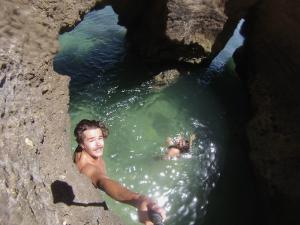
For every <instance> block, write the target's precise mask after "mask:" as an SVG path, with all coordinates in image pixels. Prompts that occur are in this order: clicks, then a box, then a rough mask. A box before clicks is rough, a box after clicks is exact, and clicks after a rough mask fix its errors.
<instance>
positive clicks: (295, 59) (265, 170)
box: [0, 0, 300, 225]
mask: <svg viewBox="0 0 300 225" xmlns="http://www.w3.org/2000/svg"><path fill="white" fill-rule="evenodd" d="M97 4H100V1H95V0H90V1H83V0H69V1H58V0H51V1H49V0H48V1H33V2H32V1H23V0H12V1H9V0H2V1H1V11H0V46H1V48H0V106H1V107H0V153H1V156H0V189H1V193H0V224H33V225H34V224H121V222H120V221H119V219H118V218H117V217H115V216H113V215H112V214H111V213H110V212H109V211H107V210H104V209H105V207H104V206H103V205H102V199H101V198H100V195H99V192H98V191H97V190H95V189H94V188H93V187H92V185H91V184H90V181H89V180H88V179H86V178H85V177H83V176H81V175H79V174H78V172H77V170H76V168H75V167H74V165H73V164H72V160H71V154H70V137H69V135H70V131H69V129H70V121H69V116H68V113H67V112H68V102H69V95H68V84H69V78H68V77H67V76H62V75H58V74H57V73H55V72H54V71H53V65H52V62H53V57H54V55H55V54H56V52H57V51H58V33H59V31H63V30H66V29H67V28H70V27H73V26H74V25H75V24H76V23H77V22H79V21H80V18H81V17H82V16H83V15H84V14H85V13H87V12H88V11H89V10H91V9H92V8H93V7H95V6H97ZM110 4H111V5H112V6H113V8H114V10H115V11H116V12H117V13H118V14H119V23H120V24H121V25H123V26H126V27H127V28H128V33H127V38H128V41H129V42H131V44H132V45H134V48H136V49H137V51H138V54H140V55H142V56H143V57H144V58H145V59H146V60H147V59H149V61H156V62H165V61H166V62H167V61H168V60H171V61H175V62H176V61H177V62H178V61H180V60H182V59H183V60H184V61H186V62H192V63H195V62H196V63H199V62H201V61H202V59H206V58H210V57H211V56H214V55H215V54H217V53H218V51H219V50H220V49H222V48H223V46H224V45H225V44H226V41H227V40H228V39H229V37H230V36H231V34H232V32H233V30H234V28H235V26H236V24H237V23H238V21H239V20H240V18H241V17H245V19H246V22H245V26H244V28H243V34H244V35H245V38H246V39H245V44H244V47H243V48H241V49H239V51H238V52H237V53H236V54H235V60H236V63H237V70H238V73H239V75H240V77H241V78H242V79H244V80H245V82H246V83H247V86H248V89H249V94H250V100H251V103H252V108H253V115H252V118H251V120H250V121H249V124H248V129H247V132H248V137H249V143H250V147H251V149H250V153H249V154H250V156H251V162H252V165H253V168H254V171H255V174H256V178H257V184H258V187H259V190H260V195H261V199H262V202H263V207H264V210H265V215H266V216H267V221H268V224H299V214H298V213H297V210H298V208H299V207H297V203H298V201H299V191H298V190H300V188H299V181H300V179H299V173H298V171H299V167H300V166H299V161H300V155H299V140H300V138H299V136H300V135H299V128H298V126H297V125H298V124H299V118H298V117H297V116H298V115H299V100H298V99H299V98H298V96H299V93H298V92H299V91H298V90H299V89H297V85H298V84H299V76H297V75H298V73H299V71H300V68H299V65H300V64H299V61H300V56H299V53H300V44H299V41H298V40H300V39H299V32H298V29H297V28H298V27H299V24H300V18H299V11H300V7H299V3H298V2H297V1H280V0H273V1H271V0H261V1H257V0H243V1H237V0H230V1H224V0H214V1H207V0H201V1H200V0H198V1H190V0H185V1H178V0H169V1H167V0H165V1H151V2H149V1H142V0H139V1H138V0H127V1H116V0H111V2H110ZM61 190H63V191H61ZM86 206H90V207H86ZM95 206H96V207H95Z"/></svg>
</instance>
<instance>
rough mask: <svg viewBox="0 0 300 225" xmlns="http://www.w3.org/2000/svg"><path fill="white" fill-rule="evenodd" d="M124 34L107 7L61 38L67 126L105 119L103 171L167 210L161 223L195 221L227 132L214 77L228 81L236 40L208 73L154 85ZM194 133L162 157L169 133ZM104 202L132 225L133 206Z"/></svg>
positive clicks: (213, 179)
mask: <svg viewBox="0 0 300 225" xmlns="http://www.w3.org/2000/svg"><path fill="white" fill-rule="evenodd" d="M125 32H126V30H125V29H124V28H122V27H120V26H118V25H117V17H116V16H115V14H114V13H113V11H112V9H111V8H110V7H106V8H105V9H103V10H101V11H93V12H91V13H89V14H88V15H87V16H86V17H85V18H84V20H83V21H82V22H81V23H80V24H79V25H78V26H77V27H76V28H75V29H74V30H73V31H71V32H69V33H65V34H63V35H61V36H60V46H61V49H60V52H59V53H58V55H57V56H56V58H55V61H54V68H55V70H56V71H57V72H59V73H61V74H67V75H69V76H71V78H72V79H71V84H70V96H71V101H70V115H71V121H72V130H73V129H74V126H75V125H76V124H77V123H78V122H79V121H80V120H81V119H99V120H104V121H105V122H106V124H107V125H108V126H109V129H110V135H109V137H108V139H107V140H106V143H105V144H106V146H105V161H106V165H107V170H108V174H109V176H110V177H112V178H113V179H115V180H118V181H119V182H120V183H122V184H123V185H125V186H126V187H128V188H130V189H132V190H134V191H136V192H140V193H143V194H145V195H148V196H150V197H153V198H154V199H156V200H157V201H158V203H159V204H160V205H161V206H163V207H164V208H165V209H166V211H167V215H168V218H167V221H166V224H167V225H177V224H178V225H189V224H195V223H196V221H202V219H201V218H203V217H204V216H205V214H206V210H207V205H208V196H209V194H210V191H211V190H212V189H213V188H214V187H215V183H216V181H217V179H218V177H219V176H220V173H221V171H220V166H219V163H220V162H221V159H220V156H221V155H222V154H221V152H222V151H224V149H225V148H226V141H227V139H228V136H229V135H230V134H229V132H228V129H229V126H228V123H230V121H229V120H228V118H227V116H226V115H227V112H228V107H227V106H226V105H225V104H226V103H224V102H223V101H222V98H220V95H219V94H220V92H216V91H215V86H214V85H212V84H213V82H212V81H213V80H214V79H217V78H218V77H222V76H225V74H227V76H231V78H230V79H232V77H233V75H232V74H228V72H227V73H225V72H224V71H225V67H226V66H225V65H226V63H227V62H228V60H229V58H230V56H231V54H232V51H233V49H235V48H236V46H238V45H240V44H241V42H242V40H241V38H240V37H234V38H233V40H232V42H231V43H229V45H228V46H227V48H226V49H225V50H224V51H223V52H222V53H221V54H220V55H219V56H218V57H217V58H216V59H215V60H214V61H213V63H212V65H211V66H210V68H208V69H207V70H201V71H200V70H199V72H196V73H195V74H192V75H186V76H183V77H181V78H180V79H179V80H178V81H177V82H176V83H174V84H173V85H170V86H169V87H167V88H164V89H160V90H157V89H155V88H153V84H152V82H151V80H150V79H145V78H147V77H149V74H150V71H149V69H148V68H147V66H146V65H145V64H143V62H141V61H140V60H139V59H138V58H135V57H133V56H130V57H129V56H128V55H126V46H125V42H124V35H125ZM234 79H236V78H234ZM229 82H231V81H229ZM232 85H233V86H235V85H239V84H238V83H236V82H235V83H233V84H232ZM229 92H230V91H229ZM192 133H194V134H196V136H197V139H196V141H195V143H194V144H193V146H192V149H191V152H190V153H189V154H185V155H184V156H183V157H182V158H181V159H179V160H161V159H160V157H161V156H162V155H163V154H164V151H165V144H164V143H165V139H166V138H167V137H176V136H177V135H179V134H181V135H183V136H185V137H186V138H188V137H189V135H191V134H192ZM75 147H76V143H75V140H73V141H72V148H73V150H74V149H75ZM103 195H104V194H103ZM105 199H106V201H107V202H108V206H109V208H110V209H111V210H113V211H114V212H115V213H116V214H117V215H119V216H120V217H121V218H122V220H123V221H124V222H125V224H127V225H131V224H138V223H137V222H136V221H137V218H136V211H135V209H134V208H132V207H130V206H127V205H124V204H120V203H118V202H115V201H113V200H111V199H110V198H109V197H107V196H106V197H105Z"/></svg>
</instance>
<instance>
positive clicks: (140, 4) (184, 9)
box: [111, 0, 229, 63]
mask: <svg viewBox="0 0 300 225" xmlns="http://www.w3.org/2000/svg"><path fill="white" fill-rule="evenodd" d="M111 4H112V6H113V8H114V10H115V11H116V13H117V14H118V15H119V24H120V25H122V26H125V27H126V28H127V29H128V33H127V38H128V41H129V42H130V45H131V47H132V48H133V49H134V50H135V52H136V53H138V54H140V55H141V56H142V57H143V58H144V59H145V60H147V61H149V62H154V63H162V62H163V63H166V62H189V63H200V62H201V61H202V60H203V59H206V58H207V57H208V55H209V54H210V53H211V52H212V47H213V45H214V42H215V40H216V38H217V37H218V35H219V34H220V33H221V31H222V29H223V26H224V24H225V22H226V20H227V16H226V15H225V12H224V8H225V1H224V0H213V1H211V0H194V1H190V0H185V1H182V0H168V1H167V0H163V1H161V0H154V1H146V0H127V1H122V2H120V1H116V0H112V1H111ZM228 38H229V37H228Z"/></svg>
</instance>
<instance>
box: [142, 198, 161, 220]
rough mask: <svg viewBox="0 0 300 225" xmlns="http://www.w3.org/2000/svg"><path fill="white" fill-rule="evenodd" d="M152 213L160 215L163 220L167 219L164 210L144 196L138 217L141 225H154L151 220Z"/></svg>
mask: <svg viewBox="0 0 300 225" xmlns="http://www.w3.org/2000/svg"><path fill="white" fill-rule="evenodd" d="M150 211H153V212H156V213H158V214H160V216H161V217H162V219H163V220H164V219H165V218H166V213H165V210H164V209H163V208H161V207H160V206H158V205H157V204H156V203H155V202H154V201H153V200H152V199H150V198H148V197H145V196H142V200H141V203H140V205H139V206H138V217H139V221H140V222H141V223H144V224H145V225H153V223H152V221H151V220H150V218H149V212H150Z"/></svg>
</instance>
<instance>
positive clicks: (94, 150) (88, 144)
mask: <svg viewBox="0 0 300 225" xmlns="http://www.w3.org/2000/svg"><path fill="white" fill-rule="evenodd" d="M80 146H81V148H82V149H83V150H84V151H86V152H87V153H88V154H89V155H90V156H91V157H93V158H98V157H100V156H102V155H103V149H104V138H103V134H102V131H101V129H100V128H94V129H88V130H85V131H84V132H83V143H81V144H80Z"/></svg>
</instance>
